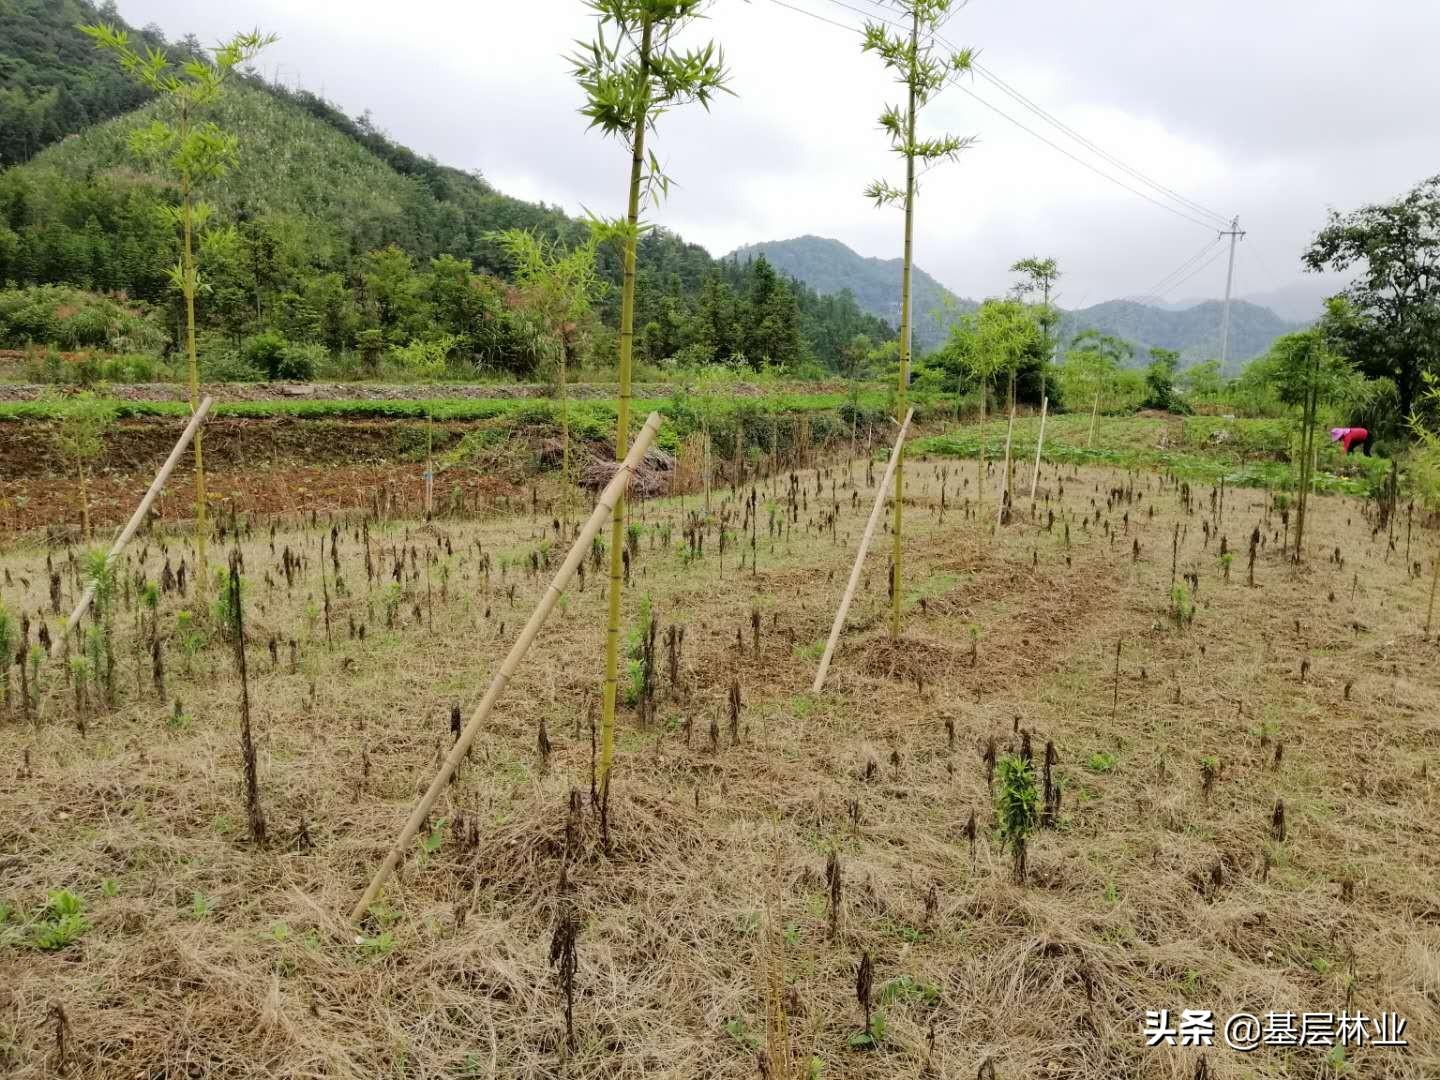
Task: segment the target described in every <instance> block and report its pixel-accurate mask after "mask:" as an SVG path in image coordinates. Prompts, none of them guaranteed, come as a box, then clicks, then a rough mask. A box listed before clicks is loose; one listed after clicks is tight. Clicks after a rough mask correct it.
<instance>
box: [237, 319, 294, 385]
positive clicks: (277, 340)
mask: <svg viewBox="0 0 1440 1080" xmlns="http://www.w3.org/2000/svg"><path fill="white" fill-rule="evenodd" d="M289 347H290V343H289V342H288V341H286V340H285V338H284V337H283V336H282V335H280V334H277V333H276V332H275V331H273V330H266V331H264V332H263V333H259V334H256V335H255V336H254V337H253V338H251V339H250V340H249V341H247V342H246V343H245V346H244V348H243V349H241V352H240V355H241V357H242V358H243V359H244V361H245V363H246V364H248V365H249V366H250V367H252V368H254V369H255V370H256V371H261V372H264V374H265V377H266V378H267V379H278V378H280V365H281V364H282V363H283V362H284V360H285V351H286V350H287V349H288V348H289Z"/></svg>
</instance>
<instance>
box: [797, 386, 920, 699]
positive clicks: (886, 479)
mask: <svg viewBox="0 0 1440 1080" xmlns="http://www.w3.org/2000/svg"><path fill="white" fill-rule="evenodd" d="M914 415H915V410H914V409H909V410H907V411H906V413H905V422H904V423H903V424H901V425H900V434H899V435H897V436H896V437H895V446H894V449H892V450H891V451H890V461H889V463H888V464H886V466H885V475H884V476H883V477H882V478H881V480H880V486H879V487H878V488H876V489H875V505H874V506H873V507H871V508H870V520H869V521H867V522H866V523H865V533H864V535H862V536H861V537H860V550H859V551H858V552H856V554H855V566H854V568H853V569H852V570H851V571H850V582H849V584H847V585H846V586H845V595H844V596H842V597H841V598H840V608H839V610H838V611H836V612H835V622H834V624H833V625H832V626H831V627H830V640H829V641H827V642H826V643H825V655H823V656H822V657H820V667H819V669H818V670H816V672H815V685H814V686H813V687H811V691H810V692H811V693H813V694H818V693H819V692H820V690H821V688H822V687H824V685H825V676H826V674H827V673H828V672H829V670H830V657H831V656H833V655H834V653H835V646H836V645H837V644H838V643H839V641H840V631H841V630H842V629H844V626H845V616H846V614H847V613H848V612H849V611H850V602H851V601H852V600H854V599H855V590H856V588H857V587H858V586H859V584H860V571H861V570H863V569H864V568H865V555H866V553H867V552H869V550H870V538H871V537H872V536H874V535H875V526H876V525H877V524H879V522H880V512H881V511H882V510H883V509H884V508H885V492H886V491H887V490H889V487H890V480H891V477H892V476H893V475H894V473H895V466H896V465H897V464H898V463H899V461H900V448H901V447H902V446H904V444H905V433H906V432H907V431H909V430H910V418H911V417H913V416H914Z"/></svg>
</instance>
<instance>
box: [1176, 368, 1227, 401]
mask: <svg viewBox="0 0 1440 1080" xmlns="http://www.w3.org/2000/svg"><path fill="white" fill-rule="evenodd" d="M1177 381H1178V382H1179V384H1180V385H1181V386H1182V387H1183V388H1184V390H1185V393H1186V394H1187V395H1188V396H1190V397H1193V398H1196V399H1199V400H1203V401H1214V400H1216V399H1217V398H1219V397H1220V395H1221V394H1223V393H1224V392H1225V379H1224V378H1223V377H1222V375H1221V371H1220V361H1219V360H1207V361H1205V363H1203V364H1195V365H1193V366H1192V367H1188V368H1186V369H1185V370H1184V371H1182V372H1181V373H1180V376H1179V379H1178V380H1177Z"/></svg>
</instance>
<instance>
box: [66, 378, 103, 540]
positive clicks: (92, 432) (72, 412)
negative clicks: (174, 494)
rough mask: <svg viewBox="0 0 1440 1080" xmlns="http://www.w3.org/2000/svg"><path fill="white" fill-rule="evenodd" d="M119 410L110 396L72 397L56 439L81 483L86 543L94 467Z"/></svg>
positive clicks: (68, 401) (81, 516)
mask: <svg viewBox="0 0 1440 1080" xmlns="http://www.w3.org/2000/svg"><path fill="white" fill-rule="evenodd" d="M117 412H118V409H117V407H116V404H115V402H114V401H112V400H111V399H110V398H103V397H98V396H96V395H95V394H93V393H90V392H89V391H86V392H84V393H80V394H76V395H74V396H73V397H71V398H69V399H68V400H67V401H66V408H65V411H64V412H63V413H62V414H61V417H60V430H59V433H58V434H57V436H56V442H57V443H58V444H59V447H60V452H61V453H62V454H63V455H64V456H65V459H66V460H67V461H69V462H70V465H71V467H72V468H74V470H75V479H76V480H77V481H78V482H79V485H80V522H81V529H82V531H83V533H84V537H85V542H86V543H89V542H90V467H91V465H93V464H94V462H95V459H96V458H98V457H99V456H100V454H101V452H102V451H103V450H104V448H105V443H104V436H105V432H107V431H108V430H109V429H110V427H111V426H112V425H113V424H114V423H115V416H116V414H117Z"/></svg>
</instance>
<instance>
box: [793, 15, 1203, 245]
mask: <svg viewBox="0 0 1440 1080" xmlns="http://www.w3.org/2000/svg"><path fill="white" fill-rule="evenodd" d="M771 2H772V3H775V4H778V5H780V6H781V7H783V8H788V9H789V10H791V11H795V12H798V13H799V14H801V15H808V16H809V17H810V18H812V19H818V20H820V21H821V22H824V23H829V24H830V25H831V26H836V27H839V28H840V29H842V30H848V31H850V32H851V33H854V34H861V35H862V36H863V32H862V31H860V30H858V29H857V28H855V27H854V26H851V25H849V24H848V23H843V22H840V21H838V20H836V19H831V18H828V17H826V16H824V15H821V14H819V13H818V12H814V11H810V10H808V9H806V8H802V7H797V6H796V5H794V4H790V3H787V2H786V0H771ZM829 2H830V3H832V4H835V5H836V6H838V7H843V8H845V9H847V10H849V11H854V12H857V13H859V14H862V15H865V16H866V17H870V15H869V13H868V12H865V11H863V10H862V9H860V8H856V7H854V6H853V5H851V4H848V3H845V2H844V0H829ZM876 18H878V19H879V21H880V22H885V23H887V24H888V25H890V26H898V25H899V24H897V23H892V22H889V21H888V20H885V19H883V18H879V17H878V16H877V17H876ZM941 40H942V41H943V40H944V39H941ZM945 44H947V45H949V46H950V47H951V48H955V45H954V44H953V43H952V42H949V41H945ZM947 82H948V85H950V86H954V87H955V88H956V89H958V90H960V91H962V92H964V93H966V94H968V95H969V96H970V97H972V98H974V99H975V100H976V101H978V102H979V103H980V104H981V105H984V106H985V107H986V108H987V109H989V110H990V111H991V112H993V113H995V114H997V115H998V116H1000V117H1001V118H1002V119H1004V120H1007V121H1009V122H1010V123H1011V124H1013V125H1015V126H1016V127H1018V128H1019V129H1020V130H1021V131H1023V132H1025V133H1026V134H1028V135H1030V136H1031V137H1032V138H1035V139H1038V140H1040V141H1041V142H1043V143H1044V144H1045V145H1046V146H1048V147H1050V148H1051V149H1052V150H1054V151H1056V152H1057V153H1060V154H1064V155H1065V156H1066V157H1067V158H1069V159H1070V160H1071V161H1073V162H1075V163H1076V164H1077V165H1082V166H1084V167H1085V168H1087V169H1089V170H1090V171H1091V172H1093V173H1094V174H1095V175H1096V176H1099V177H1101V178H1102V179H1105V180H1109V181H1110V182H1111V183H1112V184H1115V185H1117V186H1119V187H1121V188H1124V189H1125V190H1126V191H1128V192H1130V193H1131V194H1132V195H1135V196H1137V197H1139V198H1141V199H1144V200H1145V201H1146V202H1148V203H1150V204H1151V205H1153V206H1158V207H1159V208H1160V209H1162V210H1165V211H1167V212H1169V213H1171V214H1174V215H1175V216H1176V217H1179V218H1183V219H1184V220H1186V221H1189V222H1191V223H1192V224H1195V225H1199V226H1200V227H1201V228H1202V229H1207V230H1208V229H1213V228H1215V225H1214V224H1213V223H1212V222H1209V221H1203V220H1201V219H1200V218H1197V217H1195V216H1194V215H1193V214H1192V213H1189V212H1187V211H1184V210H1181V209H1179V208H1177V207H1175V206H1172V205H1171V204H1169V203H1166V202H1161V201H1160V200H1159V199H1157V198H1155V197H1154V196H1152V195H1150V194H1148V193H1146V192H1144V191H1141V190H1140V189H1138V188H1134V187H1131V186H1130V185H1129V184H1127V183H1125V181H1123V180H1121V179H1119V178H1118V177H1116V176H1114V175H1112V174H1110V173H1108V172H1105V171H1104V170H1103V169H1100V168H1098V167H1097V166H1096V165H1094V164H1092V163H1091V162H1089V161H1086V160H1085V159H1084V158H1082V157H1080V156H1078V155H1077V154H1074V153H1072V152H1070V151H1069V150H1067V149H1065V147H1063V146H1061V145H1059V144H1058V143H1056V142H1054V141H1053V140H1051V139H1048V138H1046V137H1045V136H1044V135H1042V134H1040V133H1039V132H1038V131H1036V130H1035V129H1034V128H1031V127H1028V126H1026V125H1025V124H1023V123H1021V122H1020V121H1019V120H1017V119H1015V118H1014V117H1013V116H1011V115H1010V114H1009V113H1007V112H1005V111H1004V110H1003V109H1000V108H999V107H998V106H996V105H993V104H991V103H990V102H989V101H987V100H986V99H985V98H983V97H981V96H980V95H979V94H977V93H975V91H973V90H971V89H970V88H969V87H968V86H965V85H964V84H963V83H961V82H959V81H958V80H957V79H955V77H954V76H952V77H951V78H950V79H949V80H947ZM928 171H929V169H928V168H927V169H925V170H924V172H928ZM924 172H922V173H921V175H924ZM1203 212H1204V213H1207V214H1208V213H1211V211H1208V210H1206V211H1203ZM1222 220H1224V219H1222Z"/></svg>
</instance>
